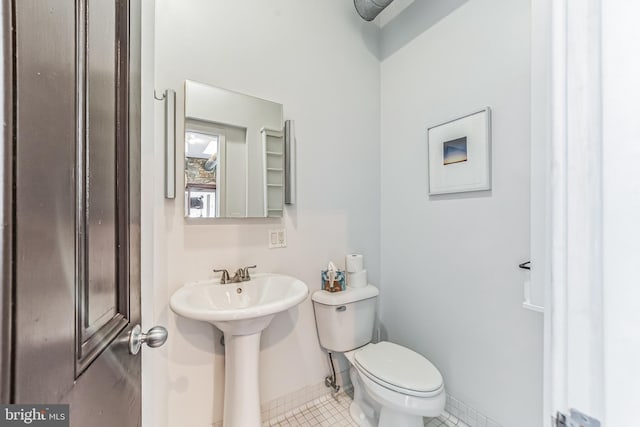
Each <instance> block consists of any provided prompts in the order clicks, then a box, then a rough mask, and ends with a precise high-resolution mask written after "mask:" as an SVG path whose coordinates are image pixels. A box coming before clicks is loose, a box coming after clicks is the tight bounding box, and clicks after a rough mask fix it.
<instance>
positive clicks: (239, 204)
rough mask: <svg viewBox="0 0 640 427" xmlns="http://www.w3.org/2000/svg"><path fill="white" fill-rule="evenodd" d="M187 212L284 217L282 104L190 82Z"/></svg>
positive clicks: (187, 86) (186, 143) (211, 215)
mask: <svg viewBox="0 0 640 427" xmlns="http://www.w3.org/2000/svg"><path fill="white" fill-rule="evenodd" d="M184 115H185V138H184V146H185V148H184V153H185V159H184V175H185V181H184V182H185V191H184V198H185V217H189V218H258V217H281V216H282V214H283V209H284V160H285V158H284V154H285V153H284V133H283V116H282V104H278V103H275V102H271V101H267V100H264V99H260V98H256V97H253V96H249V95H244V94H241V93H237V92H232V91H229V90H226V89H221V88H218V87H214V86H209V85H206V84H203V83H198V82H194V81H191V80H187V81H186V82H185V109H184Z"/></svg>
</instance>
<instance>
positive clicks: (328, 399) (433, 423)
mask: <svg viewBox="0 0 640 427" xmlns="http://www.w3.org/2000/svg"><path fill="white" fill-rule="evenodd" d="M350 404H351V397H350V396H349V395H347V394H346V393H344V392H340V393H338V394H337V395H336V396H332V395H330V394H327V395H325V396H322V397H320V398H318V399H316V400H313V401H311V402H309V403H307V404H305V405H302V406H300V407H299V408H296V409H294V410H292V411H289V412H287V413H286V414H284V415H280V416H279V417H275V418H273V419H271V420H269V421H266V422H264V423H263V424H262V425H263V427H271V426H277V427H293V426H301V427H316V426H320V427H342V426H357V424H356V423H355V422H354V421H353V420H352V419H351V416H350V415H349V405H350ZM424 425H425V427H467V425H466V424H464V423H463V422H461V421H459V420H458V419H457V418H456V417H454V416H452V415H449V414H447V413H445V414H443V415H441V416H440V417H438V418H425V419H424Z"/></svg>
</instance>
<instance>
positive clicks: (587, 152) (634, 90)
mask: <svg viewBox="0 0 640 427" xmlns="http://www.w3.org/2000/svg"><path fill="white" fill-rule="evenodd" d="M547 5H548V7H549V9H548V10H549V12H550V22H551V38H550V76H551V79H550V81H551V85H550V107H551V111H550V113H551V114H550V118H551V120H550V146H549V157H550V159H549V160H550V163H549V167H548V170H549V177H550V179H549V185H548V192H547V194H548V200H547V202H548V206H549V209H548V212H547V214H548V218H549V221H548V223H549V227H550V242H549V246H550V247H549V250H550V259H549V271H550V277H549V284H548V286H547V292H546V304H545V329H546V330H545V365H546V366H545V377H546V378H545V395H546V396H545V425H549V424H547V423H548V422H549V419H550V416H551V415H553V414H555V412H556V411H561V412H564V413H567V412H568V410H569V408H575V409H577V410H579V411H581V412H583V413H586V414H588V415H590V416H592V417H595V418H597V419H598V420H600V421H601V422H602V425H603V426H607V427H626V426H629V427H631V426H638V425H640V415H638V414H637V411H638V410H637V408H638V407H639V406H640V274H639V272H640V269H638V266H640V148H639V147H640V107H639V105H640V59H639V57H640V30H639V29H638V28H640V6H638V2H633V1H624V0H549V1H548V2H547ZM534 30H535V29H534ZM534 268H535V267H534Z"/></svg>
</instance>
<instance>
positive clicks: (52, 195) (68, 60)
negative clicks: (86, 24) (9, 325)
mask: <svg viewBox="0 0 640 427" xmlns="http://www.w3.org/2000/svg"><path fill="white" fill-rule="evenodd" d="M14 4H15V7H16V11H15V12H16V30H17V34H16V51H17V52H16V53H17V60H16V61H17V63H16V99H17V111H16V158H17V163H16V201H15V203H16V206H15V209H16V236H15V240H16V289H15V299H16V304H17V309H16V311H15V330H16V334H15V343H16V347H15V362H14V370H15V379H16V381H14V400H15V401H16V402H33V403H40V402H50V401H51V400H55V402H57V401H60V400H62V399H63V398H64V396H65V394H66V393H67V392H68V390H69V389H70V388H71V387H72V385H73V379H74V359H73V357H69V356H70V355H73V354H74V353H75V352H74V347H75V343H74V342H75V336H74V325H75V319H74V316H73V315H72V316H69V313H74V312H75V306H74V296H75V286H76V285H75V262H74V261H75V257H74V253H75V191H74V186H75V179H74V168H75V136H76V131H75V124H76V121H75V111H76V110H75V107H76V99H75V88H76V87H75V69H74V66H75V55H76V52H75V28H74V24H73V23H74V22H75V4H74V2H73V1H59V0H44V1H43V0H21V1H19V2H15V3H14ZM34 23H37V25H38V30H37V31H23V29H26V28H29V27H32V26H33V25H34ZM69 23H70V24H69ZM45 354H46V357H43V355H45ZM52 367H55V369H52ZM42 384H47V385H48V386H47V387H43V386H42ZM55 402H51V403H55Z"/></svg>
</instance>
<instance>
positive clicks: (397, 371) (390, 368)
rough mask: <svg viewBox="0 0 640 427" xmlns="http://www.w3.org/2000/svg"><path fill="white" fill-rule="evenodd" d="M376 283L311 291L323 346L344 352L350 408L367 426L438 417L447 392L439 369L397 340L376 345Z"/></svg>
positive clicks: (416, 426)
mask: <svg viewBox="0 0 640 427" xmlns="http://www.w3.org/2000/svg"><path fill="white" fill-rule="evenodd" d="M378 294H379V291H378V289H377V288H376V287H375V286H372V285H367V286H364V287H362V288H350V287H347V289H346V290H345V291H342V292H335V293H331V292H327V291H324V290H320V291H316V292H314V293H313V295H312V297H311V299H312V300H313V309H314V312H315V316H316V327H317V330H318V338H319V339H320V345H321V346H322V347H323V348H324V349H325V350H327V351H329V352H332V353H334V352H339V353H343V354H344V355H345V357H346V358H347V360H348V361H349V363H350V364H351V367H350V369H349V376H350V378H351V382H352V384H353V387H354V398H353V403H352V404H351V406H350V408H349V412H350V414H351V417H352V418H353V419H354V421H355V422H356V423H357V424H358V425H359V426H363V427H375V426H380V427H422V426H423V420H422V417H437V416H438V415H440V414H441V413H442V411H443V410H444V406H445V402H446V394H445V391H444V382H443V380H442V375H441V374H440V372H439V371H438V369H437V368H436V367H435V366H434V365H433V364H432V363H431V362H430V361H429V360H427V359H426V358H425V357H424V356H422V355H420V354H418V353H416V352H414V351H412V350H410V349H408V348H406V347H403V346H401V345H398V344H394V343H391V342H386V341H381V342H378V343H372V342H371V340H372V336H373V327H374V322H375V317H376V300H377V298H378Z"/></svg>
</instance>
